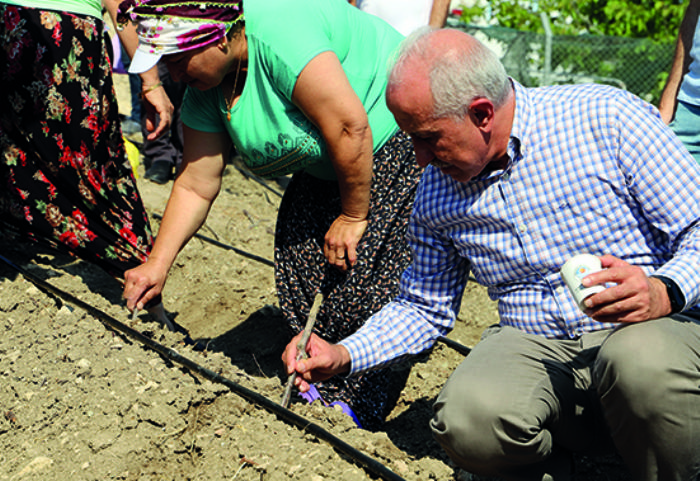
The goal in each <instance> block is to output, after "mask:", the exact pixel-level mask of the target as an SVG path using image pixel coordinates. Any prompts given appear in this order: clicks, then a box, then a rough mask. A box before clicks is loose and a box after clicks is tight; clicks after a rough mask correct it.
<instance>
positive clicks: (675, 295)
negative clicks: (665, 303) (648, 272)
mask: <svg viewBox="0 0 700 481" xmlns="http://www.w3.org/2000/svg"><path fill="white" fill-rule="evenodd" d="M650 277H654V278H656V279H658V280H660V281H661V282H663V284H664V285H665V286H666V294H667V295H668V300H669V302H670V303H671V314H675V313H677V312H681V310H682V309H683V308H684V307H685V296H684V295H683V292H682V291H681V288H680V287H678V284H676V283H675V281H673V280H671V279H669V278H668V277H665V276H654V275H652V276H650Z"/></svg>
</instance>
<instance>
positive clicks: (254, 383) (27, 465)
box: [0, 166, 629, 481]
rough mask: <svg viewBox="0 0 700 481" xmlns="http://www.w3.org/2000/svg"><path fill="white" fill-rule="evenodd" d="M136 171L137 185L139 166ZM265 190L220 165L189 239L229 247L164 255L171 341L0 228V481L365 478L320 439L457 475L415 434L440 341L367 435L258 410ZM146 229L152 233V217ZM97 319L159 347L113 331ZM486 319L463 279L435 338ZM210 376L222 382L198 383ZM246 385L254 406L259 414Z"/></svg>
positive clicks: (390, 463) (418, 473)
mask: <svg viewBox="0 0 700 481" xmlns="http://www.w3.org/2000/svg"><path fill="white" fill-rule="evenodd" d="M139 172H140V174H141V175H143V168H142V167H141V168H140V170H139ZM139 188H140V190H141V194H142V196H143V199H144V202H145V204H146V206H147V208H148V210H149V212H151V213H153V214H159V213H162V212H163V209H164V206H165V202H166V200H167V196H168V194H169V190H170V185H165V186H160V185H156V184H152V183H150V182H148V181H144V180H143V178H142V177H141V178H140V179H139ZM281 190H283V186H282V185H278V184H272V185H268V186H267V187H266V186H263V185H261V184H260V183H258V182H256V181H255V180H254V179H252V178H249V177H247V176H246V175H244V174H242V173H241V172H240V171H239V170H237V169H236V168H235V167H233V166H229V167H228V168H227V175H226V176H225V177H224V185H223V189H222V192H221V194H220V196H219V198H218V199H217V201H216V202H215V205H214V208H213V209H212V212H211V214H210V216H209V218H208V221H207V224H206V226H205V227H204V228H203V229H202V230H201V231H200V233H201V234H202V235H205V236H207V237H209V238H212V239H216V240H218V241H220V242H222V243H224V244H226V245H229V246H233V247H235V248H236V249H238V251H232V250H227V249H224V248H221V247H217V246H214V245H212V244H211V243H209V242H206V241H204V240H202V239H199V238H195V239H193V240H192V241H191V242H190V243H189V245H188V246H187V247H186V248H185V249H184V250H183V251H182V252H181V253H180V256H179V257H178V260H177V262H176V265H175V266H174V267H173V269H172V271H171V275H170V277H169V280H168V283H167V285H166V287H165V292H164V298H165V303H166V309H167V310H168V312H169V313H170V314H171V317H173V318H174V320H175V322H176V323H177V324H178V325H180V326H182V328H183V329H184V330H186V332H187V334H185V333H171V332H169V331H167V330H165V329H162V328H161V327H160V325H158V324H157V323H155V322H152V321H151V319H150V318H149V317H148V315H146V314H142V315H140V316H139V317H138V318H136V319H132V318H131V317H130V316H129V315H128V313H127V311H126V310H125V308H124V307H123V305H122V301H121V286H120V285H119V284H118V283H117V282H116V281H114V280H113V279H112V278H110V277H109V276H107V275H106V274H105V273H104V272H102V271H101V270H100V269H98V268H95V267H94V266H91V265H89V264H87V263H85V262H81V261H77V260H75V259H73V258H71V257H70V256H66V255H63V254H57V253H56V252H53V251H49V250H46V249H43V248H41V247H40V246H35V245H32V244H27V243H26V242H24V241H22V240H21V239H13V238H10V237H8V236H7V234H6V233H2V232H1V231H0V255H2V256H3V257H5V258H6V259H8V260H10V261H11V262H13V263H14V264H15V265H16V266H17V267H18V268H19V269H20V270H19V271H18V270H17V269H15V268H13V267H10V266H9V265H8V264H7V263H5V262H0V332H1V333H2V336H1V337H0V380H1V382H0V412H1V413H2V415H1V416H0V480H42V481H65V480H106V479H122V480H193V479H197V480H232V479H236V480H256V481H258V480H293V479H304V480H307V481H320V480H347V481H356V480H364V479H378V478H379V477H380V476H381V473H382V472H383V471H377V470H374V471H373V470H372V469H369V468H368V467H367V466H366V465H367V464H368V463H367V462H366V460H365V461H361V462H358V461H356V460H353V459H352V457H351V456H350V455H349V454H348V453H349V452H350V450H347V449H344V448H343V449H338V448H337V447H334V446H333V445H332V444H331V443H330V442H328V440H327V439H328V437H329V436H330V437H335V438H338V439H340V440H342V441H343V442H344V443H347V446H349V447H351V448H354V449H357V450H359V451H360V452H361V453H363V455H364V456H367V457H368V458H367V459H369V460H370V461H371V460H374V461H376V462H377V463H378V465H380V466H384V468H381V469H390V470H391V471H393V473H395V475H396V476H398V477H400V478H404V479H406V480H429V479H433V480H452V479H468V476H467V475H466V474H464V473H460V472H459V471H458V470H456V469H454V467H453V466H452V465H451V464H450V462H449V460H448V459H447V457H446V456H445V455H444V454H443V452H442V451H441V450H440V448H439V447H438V445H437V444H436V443H435V441H434V440H433V439H432V438H431V436H430V432H429V428H428V421H429V419H430V416H431V404H432V402H433V400H434V399H435V397H436V396H437V394H438V392H439V390H440V387H441V386H442V385H443V383H444V382H445V380H446V379H447V377H448V376H449V374H450V373H451V372H452V370H453V369H454V368H455V367H456V366H457V365H458V364H459V362H460V361H461V360H462V359H463V355H462V354H460V353H458V352H457V351H455V350H454V349H451V348H449V347H447V346H446V345H444V344H438V345H437V346H436V347H435V348H434V349H433V350H432V351H431V352H429V353H425V354H424V355H423V356H421V357H420V359H419V360H418V361H417V362H416V363H415V365H414V366H413V368H412V370H411V375H410V377H409V380H408V383H407V386H406V388H405V389H404V391H403V394H402V396H401V399H400V400H399V403H398V405H397V407H396V409H395V410H394V412H393V413H392V414H391V416H390V418H389V419H388V421H387V424H386V427H385V430H384V431H382V432H377V433H370V432H367V431H364V430H360V429H357V428H355V427H354V424H353V423H352V421H351V420H350V418H348V417H347V416H345V415H344V414H343V413H341V412H339V411H336V410H334V409H332V408H325V407H323V406H321V405H318V403H315V404H313V405H307V404H306V403H304V402H303V401H301V400H300V399H298V398H296V397H295V398H294V399H293V403H292V405H291V411H292V412H293V413H294V414H296V415H298V416H302V417H303V418H304V419H305V420H307V421H308V422H309V423H313V424H312V425H311V427H309V426H307V427H306V428H304V426H301V427H300V426H298V425H297V424H295V423H293V422H290V421H289V419H288V418H287V417H285V416H284V415H282V416H280V415H278V414H276V413H275V412H273V411H272V410H270V409H268V408H266V407H265V406H269V405H270V404H272V403H277V402H279V400H280V399H281V397H282V394H283V392H284V385H285V382H286V375H285V373H284V369H283V366H282V363H281V361H280V354H281V352H282V349H283V347H284V346H285V345H286V343H287V342H288V339H287V337H286V330H285V329H284V326H282V324H281V317H280V314H279V310H278V308H277V298H276V295H275V289H274V280H273V272H272V268H271V267H270V266H269V265H267V264H266V263H264V262H260V260H259V259H256V258H252V257H250V256H247V255H246V254H252V255H254V256H257V257H258V258H261V259H272V244H273V231H274V224H275V218H276V215H277V206H278V204H279V195H278V192H280V191H281ZM152 223H153V227H154V229H155V230H156V231H157V227H158V220H157V218H154V219H153V221H152ZM32 279H38V280H39V281H41V282H46V283H48V284H49V285H50V286H54V287H55V288H57V289H59V290H61V291H63V292H67V293H69V294H70V295H71V296H73V297H74V298H77V299H78V300H79V302H78V303H77V304H76V303H74V302H70V301H67V300H66V299H65V298H62V297H61V295H59V294H58V293H56V292H55V291H51V290H48V289H47V288H46V287H45V286H43V285H42V284H39V285H37V284H35V283H34V282H32ZM82 303H84V305H83V304H82ZM86 306H87V307H88V309H87V310H86V309H85V308H84V307H86ZM91 309H97V310H98V311H99V312H95V311H92V310H91ZM100 312H101V313H104V315H103V314H100ZM113 321H117V322H118V323H121V324H123V325H125V326H127V327H130V328H133V329H134V330H136V331H138V332H140V333H141V334H142V335H143V336H145V338H146V342H151V343H157V345H161V346H163V349H164V350H161V351H157V350H154V349H152V348H149V347H147V346H145V345H144V344H143V343H142V342H139V341H138V340H136V339H134V338H132V337H130V336H127V335H125V334H123V333H122V332H121V331H119V329H115V327H114V325H113V324H111V323H112V322H113ZM495 322H497V314H496V309H495V304H494V303H493V302H491V301H490V300H489V299H488V297H487V296H486V294H485V291H484V290H483V289H482V288H481V287H479V286H476V285H473V284H470V285H469V286H468V289H467V292H466V293H465V297H464V301H463V304H462V309H461V312H460V315H459V321H458V323H457V326H456V328H455V330H454V331H453V332H452V333H451V334H450V338H451V339H454V340H456V341H457V342H459V343H461V344H463V345H466V346H473V345H474V344H475V343H476V342H477V340H478V338H479V336H480V334H481V332H482V331H483V329H484V328H485V327H486V326H488V325H490V324H493V323H495ZM168 354H173V355H174V357H176V358H177V357H178V356H181V358H184V359H185V361H186V363H191V364H193V365H195V366H198V368H199V369H200V370H199V371H197V370H194V371H193V370H192V369H190V368H187V367H183V365H182V363H181V362H176V361H173V360H172V359H171V357H172V356H170V357H169V356H168ZM176 360H177V359H176ZM190 367H191V366H190ZM210 374H211V375H218V376H220V378H219V380H220V379H221V378H223V379H224V380H225V383H222V382H218V381H215V382H212V381H211V380H209V379H210V378H211V377H209V375H210ZM232 386H233V389H231V387H232ZM247 390H250V392H253V393H257V394H259V395H261V396H264V397H265V398H267V399H268V400H269V401H267V402H266V403H265V402H263V404H260V402H256V399H254V398H253V399H252V398H251V396H250V395H248V394H247V393H248V392H249V391H247ZM240 392H243V395H242V394H241V393H240ZM253 397H254V396H253ZM319 431H321V432H322V433H327V434H328V436H326V434H322V435H318V433H319ZM576 468H577V475H576V477H575V479H576V480H579V481H597V480H601V481H602V480H616V481H622V480H627V479H629V478H628V475H627V474H626V471H625V470H624V468H622V467H621V466H620V464H619V462H618V461H617V460H616V459H615V458H614V457H612V458H601V459H595V460H591V459H589V458H583V457H580V458H577V460H576ZM377 469H380V468H377ZM378 473H379V474H378Z"/></svg>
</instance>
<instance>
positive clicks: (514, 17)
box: [461, 0, 687, 102]
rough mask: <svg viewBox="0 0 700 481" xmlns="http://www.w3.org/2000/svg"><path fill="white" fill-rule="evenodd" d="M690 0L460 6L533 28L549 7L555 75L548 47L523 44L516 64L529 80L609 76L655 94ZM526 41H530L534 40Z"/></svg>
mask: <svg viewBox="0 0 700 481" xmlns="http://www.w3.org/2000/svg"><path fill="white" fill-rule="evenodd" d="M482 1H483V0H482ZM686 6H687V0H685V2H682V1H679V0H577V1H570V0H539V1H538V0H488V1H487V2H485V3H483V4H482V3H480V4H478V5H476V6H472V7H463V10H462V16H461V19H462V21H464V22H465V23H467V24H483V23H487V24H494V23H495V24H496V25H497V26H499V27H505V28H506V29H513V30H517V31H519V32H529V33H528V35H536V34H542V33H544V26H543V24H542V20H541V13H542V12H544V13H545V14H546V16H547V17H548V18H549V24H550V27H551V30H552V34H553V35H554V41H553V43H552V47H551V72H552V75H548V76H547V75H543V74H542V72H543V66H542V59H543V58H544V53H543V51H542V52H539V53H537V54H534V55H531V54H530V53H531V50H530V51H523V52H520V53H519V54H518V55H517V59H516V60H517V62H519V63H518V65H516V68H517V69H520V70H521V71H522V72H524V74H523V75H522V77H523V80H524V83H526V84H531V85H533V86H534V85H537V84H538V82H540V81H543V80H544V79H545V78H546V79H547V82H548V83H572V82H579V81H597V82H601V83H611V84H612V85H616V86H622V87H623V88H626V89H628V90H629V91H631V92H633V93H635V94H637V95H639V96H640V97H642V98H645V99H647V100H649V101H651V102H656V101H657V99H658V97H659V95H660V93H661V90H662V88H663V85H664V84H665V81H666V78H667V75H668V68H669V66H670V63H671V58H672V56H673V48H674V45H675V40H676V37H677V35H678V27H679V26H680V22H681V19H682V17H683V14H684V13H685V9H686ZM484 21H485V22H484ZM525 44H526V46H527V48H529V49H532V48H533V47H532V45H536V42H535V43H533V42H532V41H531V40H530V41H526V42H525ZM542 48H544V47H542ZM508 49H509V50H512V49H513V47H512V45H510V44H509V45H508ZM523 62H525V64H523ZM512 70H513V65H511V66H510V70H509V71H512ZM538 75H539V76H538Z"/></svg>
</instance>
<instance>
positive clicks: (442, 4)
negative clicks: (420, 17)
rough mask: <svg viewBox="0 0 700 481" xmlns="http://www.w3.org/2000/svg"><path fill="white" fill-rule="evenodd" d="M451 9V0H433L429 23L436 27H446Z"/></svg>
mask: <svg viewBox="0 0 700 481" xmlns="http://www.w3.org/2000/svg"><path fill="white" fill-rule="evenodd" d="M449 11H450V0H433V7H432V8H431V9H430V21H429V22H428V25H430V26H431V27H435V28H442V27H444V26H445V22H446V21H447V14H448V13H449Z"/></svg>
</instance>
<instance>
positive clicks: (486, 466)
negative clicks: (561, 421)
mask: <svg viewBox="0 0 700 481" xmlns="http://www.w3.org/2000/svg"><path fill="white" fill-rule="evenodd" d="M433 409H434V411H435V415H434V417H433V419H432V420H431V423H430V426H431V429H432V431H433V435H434V436H435V439H436V440H437V441H438V443H440V445H441V446H442V448H443V449H444V450H445V452H446V453H447V454H448V455H449V457H450V458H451V459H452V461H453V462H455V464H457V465H458V466H460V467H461V468H463V469H466V470H467V471H470V472H473V473H476V474H482V475H498V474H499V473H501V472H502V471H503V470H504V469H511V468H512V467H513V466H514V465H523V466H525V465H530V464H534V463H538V462H541V461H542V460H544V459H546V457H547V456H548V455H549V453H550V451H551V448H552V440H551V435H550V434H549V432H548V431H546V430H544V429H543V428H542V426H540V425H539V423H537V422H536V416H535V415H534V414H533V413H532V412H523V411H524V410H518V409H516V408H515V404H514V403H513V401H512V398H510V397H509V396H503V395H501V394H499V393H494V392H489V389H480V388H479V387H477V386H474V385H467V384H465V383H449V382H448V384H447V385H446V386H445V388H444V389H443V392H442V393H441V394H440V396H439V397H438V399H437V401H436V402H435V405H434V408H433Z"/></svg>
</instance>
